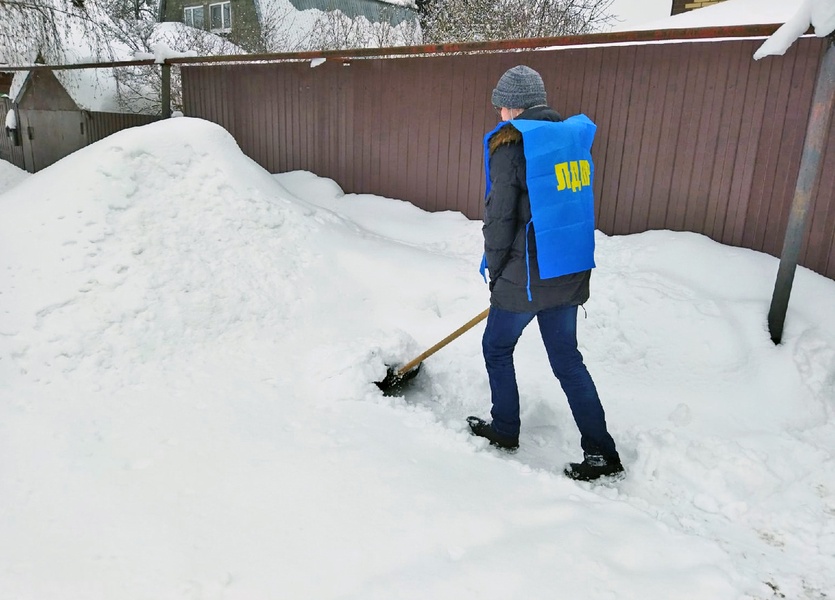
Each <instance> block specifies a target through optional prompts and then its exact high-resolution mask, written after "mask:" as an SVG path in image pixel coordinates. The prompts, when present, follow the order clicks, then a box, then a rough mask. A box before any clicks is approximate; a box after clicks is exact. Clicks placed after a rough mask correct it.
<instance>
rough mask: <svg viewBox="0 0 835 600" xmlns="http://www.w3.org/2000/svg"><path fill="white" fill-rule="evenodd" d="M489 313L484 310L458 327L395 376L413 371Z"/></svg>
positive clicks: (487, 309)
mask: <svg viewBox="0 0 835 600" xmlns="http://www.w3.org/2000/svg"><path fill="white" fill-rule="evenodd" d="M489 312H490V309H489V308H485V309H484V311H483V312H481V313H480V314H479V315H478V316H475V317H473V318H472V319H470V320H469V321H467V322H466V323H464V324H463V325H462V326H461V327H459V328H458V329H456V330H455V331H453V332H452V333H450V334H449V335H448V336H446V337H445V338H444V339H442V340H441V341H440V342H438V343H437V344H435V345H434V346H432V347H431V348H429V350H427V351H425V352H424V353H423V354H421V355H419V356H417V357H415V358H413V359H412V360H410V361H409V362H407V363H406V364H405V365H403V366H402V367H400V369H398V371H397V375H403V373H406V372H408V371H411V370H412V369H414V368H415V367H416V366H417V365H419V364H420V363H421V361H423V359H425V358H429V357H430V356H432V355H433V354H435V353H436V352H437V351H438V350H440V349H441V348H443V347H444V346H446V345H447V344H449V343H450V342H451V341H452V340H454V339H456V338H458V337H459V336H461V334H463V333H466V332H467V331H469V330H470V329H472V328H473V327H475V326H476V325H478V324H479V323H481V322H482V321H483V320H484V319H486V318H487V313H489Z"/></svg>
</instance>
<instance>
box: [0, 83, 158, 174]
mask: <svg viewBox="0 0 835 600" xmlns="http://www.w3.org/2000/svg"><path fill="white" fill-rule="evenodd" d="M19 77H22V83H19V84H17V85H13V86H12V90H11V91H12V97H11V98H10V102H5V103H4V106H0V117H3V119H5V117H6V114H7V113H8V111H9V110H14V111H15V119H14V121H15V122H16V123H15V124H16V129H15V130H14V131H8V130H7V131H6V135H5V136H4V140H3V143H2V144H0V158H3V159H4V160H8V161H9V162H11V163H12V164H15V165H17V166H18V167H20V168H22V169H26V170H27V171H29V172H30V173H35V172H37V171H40V170H41V169H44V168H46V167H48V166H49V165H51V164H53V163H55V162H56V161H58V160H60V159H62V158H64V157H65V156H67V155H69V154H72V153H73V152H75V151H76V150H79V149H81V148H83V147H85V146H87V145H88V144H92V143H93V142H96V141H98V140H100V139H102V138H103V137H106V136H107V135H110V134H112V133H115V132H116V131H119V130H121V129H125V128H127V127H133V126H135V125H144V124H145V123H150V122H153V121H156V120H158V119H159V118H160V117H159V116H157V115H141V114H123V113H119V112H102V111H94V110H91V106H85V105H84V104H83V103H82V102H80V101H79V100H78V98H76V97H74V96H73V94H72V93H71V92H70V91H69V90H68V89H67V87H66V85H65V84H64V83H63V82H62V81H61V80H60V79H59V78H58V77H57V76H56V74H55V71H53V70H51V69H46V68H39V69H33V70H31V71H28V72H24V74H22V75H19Z"/></svg>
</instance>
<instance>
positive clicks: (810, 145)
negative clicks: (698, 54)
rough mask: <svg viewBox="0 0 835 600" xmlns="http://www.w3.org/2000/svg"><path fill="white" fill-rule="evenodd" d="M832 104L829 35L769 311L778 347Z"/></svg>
mask: <svg viewBox="0 0 835 600" xmlns="http://www.w3.org/2000/svg"><path fill="white" fill-rule="evenodd" d="M833 103H835V37H834V36H832V35H830V36H829V46H828V47H827V50H826V53H825V54H824V57H823V63H822V65H821V69H820V73H819V75H818V82H817V85H816V87H815V96H814V99H813V101H812V114H811V115H810V116H809V123H808V125H807V126H806V140H805V142H804V144H803V155H802V157H801V159H800V173H799V174H798V177H797V185H796V187H795V189H794V199H793V200H792V206H791V212H790V213H789V223H788V226H787V227H786V237H785V239H784V240H783V252H782V254H781V255H780V268H779V269H778V271H777V281H776V282H775V284H774V294H773V295H772V297H771V308H770V309H769V311H768V331H769V333H770V334H771V341H773V342H774V343H775V344H779V343H780V342H781V341H782V339H783V324H784V323H785V321H786V311H787V310H788V307H789V296H790V295H791V290H792V282H793V281H794V273H795V270H796V268H797V259H798V257H799V256H800V247H801V245H802V244H803V234H804V232H805V231H806V221H807V220H808V216H809V207H810V204H811V201H812V193H813V192H814V189H815V183H816V182H817V180H818V175H819V173H820V167H821V161H822V159H823V151H824V149H825V148H824V142H825V141H826V137H827V134H828V133H829V124H830V121H831V119H832V106H833Z"/></svg>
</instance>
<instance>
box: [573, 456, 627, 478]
mask: <svg viewBox="0 0 835 600" xmlns="http://www.w3.org/2000/svg"><path fill="white" fill-rule="evenodd" d="M563 473H565V476H566V477H569V478H570V479H575V480H577V481H594V480H595V479H599V478H600V477H611V476H613V475H620V474H621V473H623V465H622V464H621V462H620V458H609V459H606V458H604V457H603V456H600V455H595V454H589V455H587V456H586V457H585V458H584V459H583V462H581V463H569V465H568V466H567V467H566V468H565V470H564V471H563Z"/></svg>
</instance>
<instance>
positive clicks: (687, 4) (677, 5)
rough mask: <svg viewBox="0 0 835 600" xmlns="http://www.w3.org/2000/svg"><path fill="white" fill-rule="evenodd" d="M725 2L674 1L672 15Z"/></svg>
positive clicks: (718, 0) (710, 0)
mask: <svg viewBox="0 0 835 600" xmlns="http://www.w3.org/2000/svg"><path fill="white" fill-rule="evenodd" d="M724 1H725V0H673V10H672V12H671V13H670V14H671V15H678V14H681V13H683V12H687V11H688V10H696V9H697V8H704V7H705V6H712V5H714V4H719V3H720V2H724ZM787 2H788V0H787Z"/></svg>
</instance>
